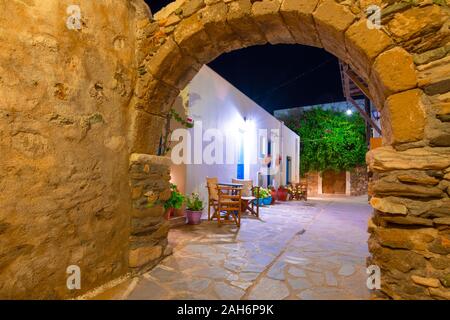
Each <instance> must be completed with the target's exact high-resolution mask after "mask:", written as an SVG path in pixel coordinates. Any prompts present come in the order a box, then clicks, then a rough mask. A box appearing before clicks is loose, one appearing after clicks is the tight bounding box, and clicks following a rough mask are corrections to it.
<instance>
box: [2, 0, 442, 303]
mask: <svg viewBox="0 0 450 320" xmlns="http://www.w3.org/2000/svg"><path fill="white" fill-rule="evenodd" d="M374 2H375V4H379V5H381V6H382V7H383V11H382V18H383V20H382V23H383V28H382V29H380V30H378V29H371V30H369V29H368V28H367V23H366V22H367V21H366V13H365V11H364V9H365V8H367V7H368V6H369V5H372V4H374ZM448 2H449V1H448V0H446V2H444V1H430V0H418V1H414V2H413V1H392V0H375V1H373V0H359V1H356V0H346V1H340V0H336V1H334V0H261V1H253V0H184V1H183V0H179V1H176V2H174V3H173V4H171V5H170V6H169V7H167V8H166V9H164V10H162V11H160V12H159V13H157V14H156V15H155V17H154V19H152V18H150V17H149V15H148V12H147V14H146V13H145V12H146V9H145V7H144V6H143V1H142V0H121V1H119V0H117V1H91V0H80V1H78V3H79V5H80V7H81V8H82V17H83V19H82V28H81V30H80V31H74V30H68V29H67V28H66V25H65V22H66V20H67V14H66V9H67V7H68V6H69V5H71V4H73V3H72V1H68V0H47V1H39V2H38V1H32V0H30V1H19V0H11V1H1V2H0V9H1V10H0V62H1V63H0V163H1V164H2V166H0V178H1V180H0V191H1V192H0V204H1V209H2V210H1V211H0V250H1V251H0V296H1V297H2V298H11V297H14V298H24V297H27V298H30V297H32V298H41V297H45V298H60V297H67V296H70V295H73V294H79V293H81V292H83V291H84V290H87V289H90V288H92V287H94V286H96V285H98V284H102V283H104V282H106V281H108V280H110V279H112V278H114V277H116V276H118V275H121V274H123V273H124V272H126V271H127V270H129V269H128V260H130V263H131V265H132V266H133V267H136V268H145V266H147V265H152V263H153V262H152V261H153V260H155V261H157V260H158V259H159V258H160V256H161V254H164V252H163V251H164V245H165V242H164V240H163V238H164V236H163V234H164V232H165V231H164V227H163V225H160V224H159V223H158V221H157V220H158V219H156V217H155V220H153V219H151V218H148V220H145V215H146V214H147V213H148V214H149V216H151V214H150V213H149V210H146V209H145V208H142V207H141V208H137V209H136V208H135V209H136V210H138V211H139V210H141V211H142V212H143V213H144V214H143V215H144V216H143V217H141V218H139V219H137V220H133V223H135V225H134V226H133V228H131V221H130V220H131V219H130V218H131V211H132V199H131V197H132V193H131V188H130V185H129V184H130V183H131V184H132V185H134V187H137V184H138V181H137V180H135V179H131V180H130V176H129V174H130V170H134V169H130V164H131V168H137V170H138V172H137V174H143V177H145V174H144V173H149V172H152V170H153V169H152V168H151V165H150V164H151V163H153V161H156V160H155V159H147V160H143V161H144V162H143V163H140V162H139V161H140V160H139V161H138V163H136V164H134V162H133V161H134V158H133V156H132V157H131V158H130V157H129V155H130V153H139V154H154V153H155V152H156V149H157V146H158V142H159V134H155V133H159V132H161V129H162V125H163V123H164V121H163V118H162V116H164V114H165V113H166V112H167V111H168V109H169V108H170V106H171V105H172V103H173V101H174V100H175V98H176V97H177V96H178V94H179V90H180V89H182V88H184V86H185V85H186V84H187V83H188V82H189V80H190V79H192V77H193V76H194V75H195V74H196V72H197V71H198V70H199V68H200V67H201V65H202V64H204V63H207V62H209V61H211V60H212V59H214V58H215V57H217V56H218V55H220V54H221V53H223V52H227V51H231V50H234V49H239V48H242V47H246V46H250V45H257V44H264V43H267V42H269V43H272V44H277V43H298V44H306V45H313V46H318V47H323V48H325V49H326V50H327V51H329V52H330V53H332V54H334V55H336V56H337V57H338V58H340V59H341V60H343V61H345V62H347V63H349V64H350V65H351V67H352V68H353V69H354V70H356V71H357V72H358V74H359V75H360V76H361V77H362V78H363V79H364V80H366V81H367V82H368V83H369V85H370V92H371V95H372V98H373V100H374V102H375V104H376V105H377V107H378V108H379V109H380V111H381V114H382V126H383V133H384V135H383V136H384V144H385V146H384V147H382V148H378V149H376V150H373V151H371V152H370V153H369V154H368V156H367V161H368V164H369V168H370V170H371V171H372V174H373V176H374V179H373V182H372V183H371V188H370V189H371V193H372V194H373V196H374V198H373V200H372V205H373V206H374V207H375V209H376V210H375V214H374V218H373V220H372V221H371V224H370V228H369V230H370V232H371V238H370V241H369V249H370V252H371V258H370V260H369V263H374V264H377V265H379V266H381V268H382V292H383V293H384V294H385V295H386V296H388V297H391V298H396V299H402V298H403V299H404V298H442V299H449V289H448V274H449V271H450V270H449V266H450V263H449V254H450V252H449V248H450V232H449V223H448V218H449V215H450V209H449V207H448V199H449V179H448V174H449V167H450V139H449V138H450V134H449V132H450V127H449V126H450V122H449V117H450V108H449V104H450V93H449V89H450V88H449V85H450V84H449V78H448V74H449V68H450V63H449V55H448V53H449V46H448V45H449V37H450V33H449V16H450V13H449V8H448ZM135 27H137V30H136V29H135ZM130 100H131V102H130ZM129 113H131V119H128V116H129ZM127 138H129V139H127ZM130 161H131V162H130ZM145 162H148V163H147V164H149V170H150V171H149V172H146V171H145V170H146V169H145V164H144V163H145ZM133 164H134V165H133ZM141 164H144V167H143V168H144V169H143V170H144V173H142V172H139V170H140V169H139V168H140V165H141ZM155 170H157V169H155ZM157 171H158V172H160V173H161V172H163V169H161V171H159V170H157ZM162 177H164V174H162V175H161V176H160V177H159V176H158V181H161V180H159V179H162ZM405 177H406V178H405ZM143 179H144V178H143ZM145 179H147V178H145ZM145 179H144V180H145ZM138 180H139V179H138ZM152 188H154V189H155V190H150V189H152ZM150 189H145V190H146V192H148V191H154V192H155V193H156V194H163V192H162V190H159V189H158V187H157V186H156V185H155V186H153V187H151V188H150ZM136 192H137V191H136ZM140 197H142V194H140V195H139V197H138V198H136V199H134V200H135V201H133V204H136V201H138V199H139V198H140ZM142 205H143V203H142ZM136 210H133V212H134V213H133V214H137V212H136ZM155 210H156V209H155ZM150 211H151V210H150ZM155 215H156V216H157V214H156V213H155ZM158 226H160V227H158ZM141 227H142V229H141ZM152 228H154V229H152ZM132 230H133V231H132ZM151 230H155V232H156V235H152V233H151ZM157 230H160V231H161V233H162V235H161V237H159V236H158V232H159V231H157ZM131 232H133V233H134V235H133V236H136V237H135V238H133V236H132V237H131V239H130V238H129V236H130V234H131ZM141 232H142V233H141ZM146 236H149V238H146ZM130 240H131V244H130V243H129V241H130ZM134 240H136V241H134ZM139 243H140V244H142V246H140V245H139ZM129 246H131V247H129ZM153 246H155V247H156V248H158V247H160V249H151V248H152V247H153ZM139 248H147V249H139ZM130 249H131V250H130ZM160 250H161V252H160ZM70 264H78V265H79V266H80V267H81V270H82V291H78V292H68V291H67V289H66V287H65V281H66V273H65V270H66V267H67V266H68V265H70Z"/></svg>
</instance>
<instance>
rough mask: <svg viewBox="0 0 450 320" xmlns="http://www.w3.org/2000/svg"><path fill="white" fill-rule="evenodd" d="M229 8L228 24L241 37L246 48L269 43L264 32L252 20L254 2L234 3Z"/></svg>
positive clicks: (240, 0)
mask: <svg viewBox="0 0 450 320" xmlns="http://www.w3.org/2000/svg"><path fill="white" fill-rule="evenodd" d="M228 6H229V8H228V14H227V22H228V24H229V25H230V27H231V28H232V29H233V30H234V32H235V33H236V34H238V35H239V37H240V38H241V41H242V45H243V46H244V47H248V46H251V45H260V44H265V43H267V39H266V38H265V36H264V34H263V32H262V31H261V30H260V28H259V27H258V25H257V24H256V22H255V21H254V20H253V19H252V18H251V14H252V2H251V1H250V0H237V1H233V2H231V3H230V4H229V5H228Z"/></svg>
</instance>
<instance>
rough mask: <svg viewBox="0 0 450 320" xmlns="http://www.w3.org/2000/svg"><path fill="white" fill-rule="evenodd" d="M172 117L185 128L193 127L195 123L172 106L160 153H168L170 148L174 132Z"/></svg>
mask: <svg viewBox="0 0 450 320" xmlns="http://www.w3.org/2000/svg"><path fill="white" fill-rule="evenodd" d="M172 119H174V120H175V121H176V122H178V123H179V124H181V125H182V126H183V127H185V128H193V127H194V123H193V122H192V120H190V119H189V118H187V119H184V118H183V117H182V116H181V115H180V114H179V113H178V112H177V111H175V109H173V108H171V109H170V110H169V112H168V113H167V116H166V124H165V130H164V135H163V136H162V137H161V143H160V150H159V152H158V154H159V155H166V154H167V153H168V152H169V151H170V150H171V148H170V142H171V141H170V136H171V134H172V129H171V123H172Z"/></svg>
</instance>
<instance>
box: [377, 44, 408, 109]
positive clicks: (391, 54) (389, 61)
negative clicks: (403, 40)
mask: <svg viewBox="0 0 450 320" xmlns="http://www.w3.org/2000/svg"><path fill="white" fill-rule="evenodd" d="M370 78H371V81H370V82H369V87H370V92H371V93H372V95H374V97H373V98H374V99H375V102H376V104H377V106H380V107H381V108H382V107H383V105H384V101H385V100H386V98H387V97H389V96H390V95H392V94H394V93H397V92H400V91H406V90H409V89H412V88H414V87H416V86H417V77H416V70H415V66H414V62H413V58H412V56H411V55H410V54H409V53H408V52H406V50H404V49H402V48H400V47H395V48H393V49H390V50H388V51H385V52H383V53H381V54H380V55H379V56H378V57H377V58H376V59H375V63H374V64H373V67H372V73H371V77H370Z"/></svg>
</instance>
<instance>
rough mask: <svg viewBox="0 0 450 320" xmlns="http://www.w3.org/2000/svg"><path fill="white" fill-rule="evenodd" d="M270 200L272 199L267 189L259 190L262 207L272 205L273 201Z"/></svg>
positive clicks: (259, 202) (259, 201)
mask: <svg viewBox="0 0 450 320" xmlns="http://www.w3.org/2000/svg"><path fill="white" fill-rule="evenodd" d="M269 198H270V192H269V190H268V189H265V188H260V189H259V198H258V204H259V205H260V206H263V205H267V204H270V203H271V202H272V199H269Z"/></svg>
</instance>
